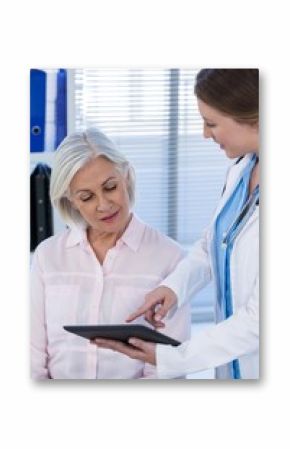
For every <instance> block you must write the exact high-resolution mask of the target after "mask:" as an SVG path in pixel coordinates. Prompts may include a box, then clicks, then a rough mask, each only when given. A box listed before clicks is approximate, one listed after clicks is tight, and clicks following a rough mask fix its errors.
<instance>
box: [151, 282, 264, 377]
mask: <svg viewBox="0 0 290 449" xmlns="http://www.w3.org/2000/svg"><path fill="white" fill-rule="evenodd" d="M258 348H259V278H258V277H257V278H256V281H255V285H254V287H253V291H252V295H251V297H250V298H249V301H248V302H247V303H246V304H245V305H244V306H243V307H241V308H240V309H239V310H237V312H236V313H234V314H233V315H232V316H231V317H230V318H228V319H227V320H225V321H222V322H221V323H219V324H217V325H215V326H213V327H210V328H209V329H208V330H204V331H201V332H200V333H199V334H197V335H196V336H195V337H194V338H192V339H191V340H189V341H187V342H185V343H183V344H182V345H180V346H178V347H176V348H174V347H173V346H165V345H157V347H156V358H157V373H158V378H160V379H169V378H172V377H177V376H180V375H184V374H190V373H194V372H198V371H203V370H206V369H210V368H215V367H218V366H220V365H223V364H225V363H228V362H230V361H232V360H234V359H237V358H239V357H241V356H243V355H247V354H250V353H251V352H255V351H257V350H258Z"/></svg>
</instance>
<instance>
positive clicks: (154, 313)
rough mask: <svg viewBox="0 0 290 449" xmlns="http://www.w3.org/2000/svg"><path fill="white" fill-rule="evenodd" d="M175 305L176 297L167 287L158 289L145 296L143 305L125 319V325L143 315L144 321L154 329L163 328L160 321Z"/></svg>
mask: <svg viewBox="0 0 290 449" xmlns="http://www.w3.org/2000/svg"><path fill="white" fill-rule="evenodd" d="M176 305H177V296H176V294H175V293H174V291H173V290H171V289H170V288H168V287H163V286H161V287H158V288H156V289H155V290H152V292H150V293H148V294H147V295H146V296H145V302H144V304H143V305H142V306H141V307H139V309H137V310H136V312H134V313H132V314H131V315H130V316H129V317H128V318H127V319H126V321H127V323H130V322H131V321H133V320H135V319H136V318H138V317H140V316H142V315H144V316H145V320H146V321H148V323H150V324H152V325H153V326H154V327H155V328H158V327H164V326H165V324H164V323H163V322H162V319H163V318H165V317H166V315H167V313H168V311H169V310H170V309H172V308H174V307H176Z"/></svg>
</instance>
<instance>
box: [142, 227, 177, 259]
mask: <svg viewBox="0 0 290 449" xmlns="http://www.w3.org/2000/svg"><path fill="white" fill-rule="evenodd" d="M144 226H145V232H144V239H143V242H144V244H145V245H150V246H151V245H152V247H153V248H156V249H158V248H159V249H164V248H166V249H167V250H168V251H171V252H175V253H176V252H178V253H183V252H184V250H183V248H182V247H181V245H180V244H179V243H178V242H177V241H176V240H174V239H173V238H171V237H169V236H168V235H166V234H164V233H163V232H161V231H160V230H158V229H156V228H154V227H153V226H150V225H148V224H144Z"/></svg>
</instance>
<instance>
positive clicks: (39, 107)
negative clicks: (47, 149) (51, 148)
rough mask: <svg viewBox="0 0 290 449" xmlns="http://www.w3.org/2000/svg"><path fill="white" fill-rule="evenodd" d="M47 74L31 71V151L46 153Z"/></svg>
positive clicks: (41, 71)
mask: <svg viewBox="0 0 290 449" xmlns="http://www.w3.org/2000/svg"><path fill="white" fill-rule="evenodd" d="M45 101H46V73H45V72H44V71H43V70H37V69H31V70H30V151H31V152H41V151H44V135H45Z"/></svg>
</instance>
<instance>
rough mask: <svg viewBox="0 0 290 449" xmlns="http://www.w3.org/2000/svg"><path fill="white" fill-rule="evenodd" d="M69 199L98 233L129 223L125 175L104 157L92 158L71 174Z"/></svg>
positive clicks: (128, 202)
mask: <svg viewBox="0 0 290 449" xmlns="http://www.w3.org/2000/svg"><path fill="white" fill-rule="evenodd" d="M70 201H71V202H72V205H73V207H74V208H75V209H77V210H78V211H79V213H80V214H81V216H82V217H83V219H84V220H85V221H86V222H87V223H88V226H89V227H90V228H91V229H93V230H95V231H98V232H100V233H109V234H111V233H119V232H120V231H122V230H123V229H125V227H126V225H127V224H128V221H129V218H130V201H129V195H128V190H127V179H126V177H124V175H122V174H121V173H120V171H119V170H118V169H117V167H116V165H115V164H113V163H112V162H110V161H108V160H107V159H106V158H104V157H101V156H100V157H97V158H96V159H93V160H92V161H90V162H89V163H87V164H86V165H85V166H84V167H82V168H81V169H80V170H79V171H78V172H77V173H76V174H75V175H74V177H73V179H72V181H71V183H70Z"/></svg>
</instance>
